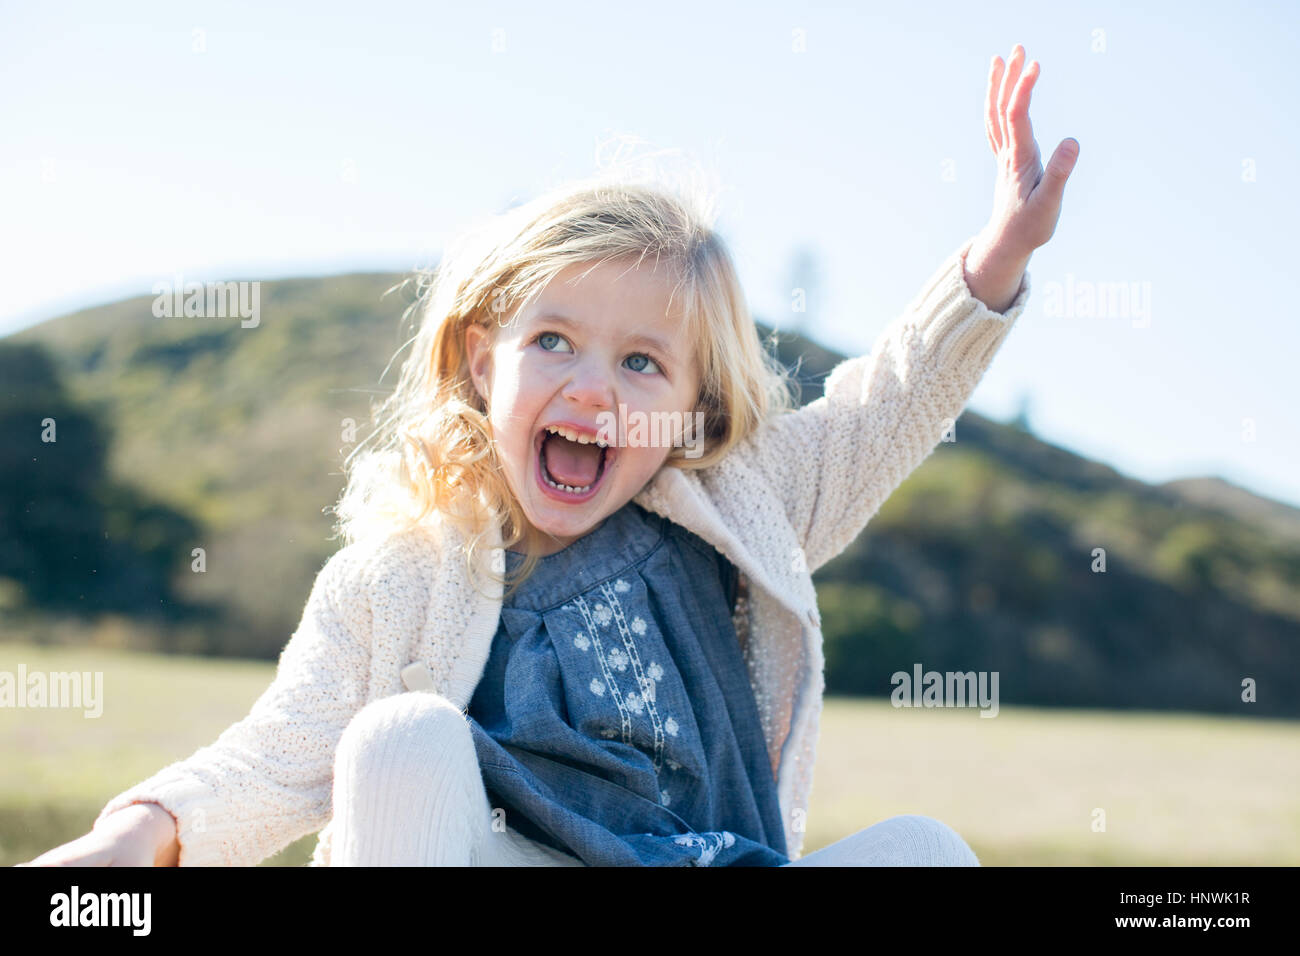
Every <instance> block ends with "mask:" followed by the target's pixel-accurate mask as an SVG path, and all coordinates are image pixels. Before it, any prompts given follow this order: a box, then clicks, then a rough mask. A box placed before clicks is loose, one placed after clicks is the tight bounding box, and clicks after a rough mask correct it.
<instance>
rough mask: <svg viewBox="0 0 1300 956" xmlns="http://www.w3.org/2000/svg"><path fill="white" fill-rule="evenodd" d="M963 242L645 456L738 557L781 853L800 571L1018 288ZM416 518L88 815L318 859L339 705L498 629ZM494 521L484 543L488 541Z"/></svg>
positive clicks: (812, 725) (310, 607) (803, 594)
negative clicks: (795, 376)
mask: <svg viewBox="0 0 1300 956" xmlns="http://www.w3.org/2000/svg"><path fill="white" fill-rule="evenodd" d="M973 241H974V240H973V238H972V239H968V240H967V241H966V242H965V243H963V244H962V246H961V247H960V248H959V249H958V250H957V251H955V252H954V253H952V254H951V255H950V256H949V257H948V258H947V259H946V260H945V261H944V263H943V264H942V266H940V268H939V269H938V270H937V271H936V272H935V273H934V274H933V275H932V276H931V277H930V279H929V280H928V281H927V282H926V283H925V285H924V286H923V287H922V289H921V291H920V293H919V294H918V295H917V297H916V298H915V299H913V301H912V302H911V303H909V305H908V306H907V308H906V309H905V310H904V312H903V313H902V315H900V316H899V317H898V318H896V319H895V320H894V321H893V322H891V323H890V324H889V325H888V326H887V327H886V328H885V329H884V330H883V332H882V333H881V334H880V335H879V337H878V338H877V340H876V342H875V345H874V346H873V348H872V350H871V352H870V353H868V354H867V355H863V356H859V357H857V358H853V359H848V360H846V361H844V362H842V363H840V364H839V365H838V366H836V367H835V369H833V370H832V372H831V374H830V375H829V376H828V378H827V380H826V388H825V394H824V395H823V396H822V397H821V398H819V399H817V401H815V402H811V403H810V404H808V405H806V406H804V407H803V408H800V409H798V410H795V411H792V412H790V413H788V414H783V415H778V416H775V417H774V418H772V419H770V420H769V421H768V422H767V423H765V424H764V425H763V426H762V427H761V428H760V429H759V430H758V431H757V432H755V433H754V434H753V435H751V436H750V437H749V438H748V439H747V440H746V441H745V442H743V443H741V444H740V445H738V446H737V447H736V448H735V449H734V450H733V451H732V452H731V453H730V454H729V455H728V456H727V457H726V458H725V459H724V460H723V461H721V462H719V463H718V464H716V465H715V466H714V467H712V468H708V469H703V470H699V471H693V472H687V471H682V470H681V469H678V468H673V467H665V468H662V469H660V471H659V472H658V473H657V474H656V475H655V477H654V478H653V479H652V480H651V481H650V482H649V483H648V484H647V485H646V486H645V488H644V489H642V491H641V492H640V493H639V494H637V495H636V497H635V498H634V499H633V500H634V501H636V502H637V503H638V504H640V505H642V506H643V507H645V508H647V509H649V510H650V511H653V512H655V513H657V514H660V515H662V516H664V517H666V518H668V519H669V520H671V521H673V522H676V523H677V524H680V525H682V526H684V527H686V528H687V529H689V530H691V531H693V532H695V533H696V534H698V535H700V536H701V537H702V538H704V539H705V540H706V541H708V542H709V543H710V544H712V545H713V546H714V547H716V548H718V549H719V550H720V551H721V552H722V553H723V554H724V555H726V557H727V558H728V559H730V560H731V561H732V562H733V563H734V564H735V565H736V566H737V567H738V568H739V570H740V573H741V582H742V586H743V587H744V588H745V593H746V594H747V595H748V600H747V601H745V602H742V604H741V606H740V607H739V608H738V610H737V622H736V623H737V631H738V635H739V637H740V640H741V641H742V643H743V649H744V654H743V656H744V660H745V664H746V667H747V669H748V676H749V679H750V683H751V685H752V686H753V689H754V696H755V698H756V701H757V703H758V710H759V714H760V717H761V719H762V726H763V732H764V735H765V737H766V741H767V746H768V756H769V758H770V760H771V765H772V769H773V773H774V775H775V777H776V781H777V792H778V795H779V800H780V806H781V811H782V817H783V820H784V823H785V831H786V833H785V838H786V846H787V850H788V852H789V854H790V856H791V858H792V859H797V858H798V857H799V856H800V855H801V854H802V851H803V841H804V832H805V829H806V822H807V811H808V799H809V795H810V792H811V789H812V771H813V761H814V759H815V754H816V743H817V737H818V722H819V719H820V716H821V709H822V694H823V690H824V686H825V684H824V680H823V663H824V658H823V655H822V635H821V630H820V623H821V621H820V616H819V614H818V611H817V600H816V592H815V590H814V587H813V581H812V572H813V571H815V570H816V569H817V568H819V567H821V566H822V565H823V564H825V563H826V562H827V561H829V560H830V559H831V558H833V557H835V556H836V555H837V554H839V553H840V552H841V551H843V550H844V549H845V548H846V547H847V546H848V545H849V543H850V542H851V541H852V540H853V539H854V538H855V537H856V536H857V535H858V533H859V532H860V531H862V529H863V528H864V527H865V525H866V524H867V522H868V520H869V519H870V518H871V517H872V516H873V515H874V514H875V513H876V511H877V509H878V508H879V507H880V505H881V504H882V503H883V502H884V500H885V499H886V497H888V495H889V494H890V493H891V492H892V491H893V490H894V489H895V488H896V487H898V485H899V484H900V483H902V481H903V479H904V478H906V477H907V475H908V474H909V473H910V472H912V471H913V470H914V469H915V468H916V467H917V466H918V465H919V464H920V463H921V462H922V461H923V460H924V459H925V458H926V457H927V456H928V455H929V454H930V453H931V452H932V451H933V450H934V448H935V447H936V446H937V445H938V443H939V442H940V440H941V439H942V437H943V436H944V433H945V432H946V431H947V430H949V429H950V428H951V427H952V425H953V423H954V421H955V419H956V418H957V416H958V415H959V414H960V413H961V411H962V409H963V408H964V406H965V404H966V401H967V400H968V399H969V397H970V395H971V393H972V392H973V391H974V390H975V386H976V385H977V384H978V382H979V380H980V378H981V377H982V376H983V374H984V371H985V369H986V368H987V367H988V365H989V363H990V362H991V361H992V359H993V356H994V354H995V353H996V352H997V350H998V348H999V346H1000V345H1001V343H1002V341H1003V339H1004V338H1005V337H1006V335H1007V333H1008V331H1009V330H1010V328H1011V326H1012V325H1013V324H1014V322H1015V320H1016V319H1017V318H1018V317H1019V316H1020V314H1021V312H1023V310H1024V307H1025V304H1026V300H1027V299H1028V296H1029V276H1028V274H1027V273H1026V275H1025V278H1024V280H1023V282H1022V284H1021V288H1020V291H1019V292H1018V294H1017V296H1016V299H1015V301H1014V302H1013V303H1012V305H1011V306H1010V307H1009V308H1008V310H1007V311H1006V312H1005V313H1001V314H1000V313H995V312H992V311H990V310H989V309H988V308H987V307H986V306H985V305H984V303H982V302H980V301H979V300H978V299H976V298H974V296H973V295H972V294H971V292H970V289H969V287H968V286H967V285H966V281H965V277H964V274H963V266H964V262H965V256H966V253H967V252H968V251H969V249H970V246H971V244H972V242H973ZM433 527H434V526H430V527H429V528H420V529H416V530H413V531H409V532H406V533H404V534H400V535H391V536H388V537H377V538H375V539H373V540H370V541H357V542H354V543H353V544H350V545H347V546H345V547H343V548H341V549H340V550H339V551H338V552H336V553H335V554H334V555H333V556H332V557H331V558H330V559H329V560H328V561H327V562H326V563H325V565H324V567H323V568H322V569H321V571H320V573H319V574H318V575H317V578H316V581H315V583H314V585H313V587H312V590H311V594H310V596H309V597H308V599H307V604H306V608H305V609H304V611H303V616H302V620H301V623H300V624H299V625H298V627H297V629H296V630H295V632H294V634H293V635H292V637H291V638H290V640H289V642H288V644H287V645H286V646H285V648H284V650H283V651H282V652H281V655H280V659H279V664H278V666H277V669H276V674H275V678H274V680H273V681H272V683H271V684H270V686H269V687H268V688H267V689H266V691H265V692H264V693H263V694H262V695H261V697H259V698H258V700H257V701H256V703H255V704H254V705H253V707H252V710H251V711H250V712H249V714H248V715H247V716H246V717H244V718H243V719H242V720H240V721H239V722H238V723H235V724H234V725H232V726H231V727H229V728H227V729H226V730H225V731H224V732H223V733H222V734H221V735H220V736H219V737H218V738H217V739H216V740H215V741H214V742H213V743H212V744H210V745H208V746H205V747H202V748H200V749H198V750H197V751H195V752H194V753H193V754H192V755H191V756H189V757H188V758H186V759H184V760H181V761H178V762H176V763H173V764H170V765H168V766H166V767H164V768H163V769H162V770H160V771H158V773H156V774H154V775H153V776H152V777H150V778H148V779H147V780H144V781H143V782H141V783H139V784H137V785H136V786H133V787H131V788H129V789H128V790H126V791H124V792H122V793H120V794H118V795H117V796H115V797H113V798H112V799H111V800H110V801H109V802H108V804H107V805H106V806H105V807H104V808H103V810H102V811H101V812H100V815H99V817H98V818H97V820H96V823H98V821H99V820H100V819H103V817H104V816H105V815H106V814H108V813H111V812H113V811H115V810H117V809H119V808H121V807H124V806H127V805H129V804H131V803H136V802H142V801H152V802H156V803H158V804H160V805H162V806H163V807H165V808H166V809H167V810H169V811H170V812H171V813H172V814H173V815H174V816H175V817H176V820H177V821H178V836H179V841H180V859H179V864H180V865H181V866H199V865H233V866H242V865H252V864H256V863H258V862H259V861H261V860H263V859H265V858H266V857H268V856H271V855H272V854H274V853H276V852H278V851H279V850H281V849H282V848H284V847H285V846H287V845H288V844H289V843H291V842H293V841H294V840H296V839H298V838H300V837H302V836H305V835H307V834H310V833H314V832H316V831H318V830H320V831H321V832H320V835H319V838H318V840H317V843H316V850H315V853H314V854H313V857H312V865H314V866H319V865H329V848H330V833H331V826H332V824H331V812H332V809H331V802H332V792H333V768H334V753H335V749H336V747H337V745H338V742H339V739H340V737H341V736H342V734H343V730H344V728H345V727H346V726H347V724H348V721H349V720H351V718H352V717H353V715H355V714H356V713H357V712H358V711H359V710H360V709H361V708H362V707H363V706H364V705H365V704H367V703H369V702H371V701H374V700H378V699H380V698H384V697H387V696H389V695H392V694H399V693H403V692H404V691H406V690H408V689H414V688H420V687H424V688H429V687H431V688H432V689H434V690H436V691H438V692H439V693H441V694H443V695H444V696H446V697H447V698H449V699H450V700H451V701H452V702H453V703H455V704H456V705H457V706H459V707H460V708H461V709H462V710H465V709H466V708H467V707H468V705H469V701H470V698H471V697H472V696H473V693H474V688H475V686H476V685H477V684H478V681H479V677H480V676H481V674H482V672H483V668H484V665H485V663H486V661H487V657H488V652H489V650H490V648H491V643H492V638H493V636H494V634H495V633H496V630H497V624H498V620H499V616H500V610H501V586H500V584H496V585H493V584H492V582H491V580H490V579H486V578H484V579H480V586H481V587H482V588H483V589H484V590H485V591H486V592H487V595H486V596H484V595H483V594H480V593H479V592H478V591H477V590H476V589H475V588H474V587H473V586H472V584H471V581H470V579H469V577H468V574H467V571H466V569H465V560H464V554H463V551H461V550H460V546H461V544H462V542H461V541H459V540H453V541H452V545H453V546H452V547H449V548H448V547H441V546H440V544H439V542H440V541H445V538H440V537H439V533H435V531H434V530H432V529H433ZM437 527H441V526H440V525H439V526H437ZM494 530H495V534H494V535H493V536H492V537H491V538H490V540H489V541H488V548H486V549H484V551H483V554H484V557H483V558H482V559H481V560H482V561H484V562H487V561H488V560H490V559H489V558H488V557H487V556H488V555H490V554H492V549H493V548H497V549H499V548H500V545H501V536H500V529H499V527H498V528H496V529H494ZM447 534H453V535H454V532H451V531H450V530H449V531H448V532H447ZM497 557H498V559H499V558H500V552H499V551H498V552H497ZM481 567H483V568H484V569H486V564H484V565H481ZM498 567H499V560H498ZM413 663H414V664H417V665H420V664H423V665H424V666H425V667H427V671H425V670H424V669H423V668H420V667H418V666H417V668H416V670H417V671H420V672H421V673H422V674H423V675H424V680H423V681H412V680H411V677H412V675H411V671H410V670H409V669H408V668H409V665H411V664H413ZM404 669H406V670H407V673H406V676H405V678H404V677H403V670H404ZM429 677H431V678H432V684H431V685H430V684H429V682H428V678H429ZM322 828H323V829H322Z"/></svg>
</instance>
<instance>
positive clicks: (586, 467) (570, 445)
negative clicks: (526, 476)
mask: <svg viewBox="0 0 1300 956" xmlns="http://www.w3.org/2000/svg"><path fill="white" fill-rule="evenodd" d="M542 453H543V454H544V455H545V456H546V470H547V471H548V472H550V473H551V477H552V478H554V479H555V480H556V481H558V482H560V483H561V484H565V485H571V486H573V487H574V488H582V487H585V486H586V485H589V484H591V483H592V482H593V481H595V480H596V472H597V471H598V470H599V469H600V456H601V450H600V446H599V445H595V444H587V445H584V444H581V443H580V442H576V441H569V439H567V438H565V437H563V436H562V435H551V436H549V437H548V438H547V439H546V441H545V442H543V443H542Z"/></svg>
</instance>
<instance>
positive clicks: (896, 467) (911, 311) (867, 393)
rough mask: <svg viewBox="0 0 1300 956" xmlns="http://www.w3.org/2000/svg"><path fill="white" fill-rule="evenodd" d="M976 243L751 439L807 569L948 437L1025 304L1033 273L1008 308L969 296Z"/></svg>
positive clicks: (843, 541) (753, 456)
mask: <svg viewBox="0 0 1300 956" xmlns="http://www.w3.org/2000/svg"><path fill="white" fill-rule="evenodd" d="M974 241H975V240H974V237H972V238H970V239H968V240H967V241H966V242H965V243H963V244H962V246H961V247H960V248H959V249H957V251H955V252H953V253H952V254H951V255H949V256H948V258H947V259H946V260H945V261H944V262H943V264H942V265H941V266H940V267H939V268H938V269H937V270H936V271H935V272H934V274H933V275H932V276H931V277H930V278H929V279H928V280H927V281H926V282H925V284H924V285H923V286H922V288H921V291H920V293H919V294H918V295H917V296H916V297H915V298H914V299H913V300H912V301H911V302H910V303H909V304H908V306H907V307H906V309H905V310H904V311H903V313H902V315H900V316H898V317H897V318H896V319H894V320H893V321H892V322H891V323H890V324H889V325H888V326H886V328H885V329H884V330H883V331H882V332H881V333H880V335H879V336H878V337H877V339H876V342H875V344H874V345H873V346H872V349H871V351H870V352H869V353H868V354H866V355H862V356H858V357H857V358H852V359H847V360H845V361H843V362H841V363H840V364H839V365H837V366H836V367H835V368H834V369H833V370H832V371H831V373H830V375H829V376H828V377H827V379H826V387H825V392H824V394H823V395H822V397H821V398H819V399H817V400H816V401H815V402H811V403H809V404H808V405H805V406H804V407H803V408H800V409H798V410H796V411H792V412H788V413H785V414H782V415H778V416H776V417H774V418H772V419H770V420H769V421H767V422H765V423H764V424H763V425H762V426H761V427H760V428H759V429H758V430H757V431H756V432H755V433H754V434H753V435H752V436H750V438H749V439H747V440H746V442H747V447H748V449H749V450H748V454H749V455H750V460H751V462H752V463H753V464H754V465H755V466H756V467H757V468H758V469H759V471H760V472H762V473H763V474H764V476H765V477H766V479H767V481H768V482H769V483H770V484H771V486H772V488H773V489H774V491H775V492H776V494H777V495H778V496H779V497H780V498H781V499H782V501H783V503H784V506H785V511H786V514H787V515H788V516H789V518H790V522H791V524H792V525H793V526H794V528H795V530H796V531H797V532H798V534H799V537H800V541H801V547H802V548H803V550H804V558H805V561H806V563H807V566H808V569H809V571H815V570H816V569H817V568H819V567H820V566H822V565H823V564H825V563H826V562H828V561H830V560H831V559H832V558H834V557H835V556H836V555H838V554H839V553H840V552H842V551H843V550H844V549H845V548H847V547H848V546H849V544H850V543H851V542H852V541H853V539H854V538H855V537H857V535H858V534H859V533H860V532H861V531H862V529H863V528H864V527H865V526H866V524H867V522H868V521H869V520H870V519H871V517H872V516H873V515H874V514H875V513H876V511H877V510H878V509H879V508H880V506H881V504H883V503H884V501H885V499H886V498H888V497H889V495H890V493H892V492H893V490H894V489H895V488H897V487H898V486H899V485H900V484H901V483H902V482H903V479H904V478H906V477H907V476H908V475H909V474H910V473H911V472H912V471H913V470H915V469H916V467H917V466H918V465H920V464H921V462H922V461H924V459H925V458H926V457H927V456H928V455H929V454H930V453H931V452H932V451H933V450H934V448H935V447H936V446H937V445H938V444H939V442H940V441H941V440H942V438H943V435H944V433H945V431H947V430H948V429H949V428H950V427H951V426H952V425H953V423H954V422H955V420H956V418H957V416H958V415H960V414H961V411H962V409H963V408H964V407H965V405H966V402H967V400H968V399H969V398H970V396H971V393H972V392H974V390H975V386H976V385H978V384H979V381H980V379H981V378H982V377H983V375H984V372H985V370H986V369H987V368H988V365H989V363H990V362H991V361H992V360H993V356H994V354H995V353H996V352H997V350H998V348H999V346H1000V345H1001V344H1002V341H1003V339H1004V338H1005V337H1006V335H1007V333H1008V332H1009V330H1010V329H1011V327H1012V325H1013V324H1014V323H1015V321H1016V319H1017V318H1019V316H1020V314H1021V313H1022V312H1023V311H1024V308H1025V305H1026V302H1027V301H1028V298H1029V274H1028V273H1027V272H1026V274H1025V277H1024V279H1023V281H1022V283H1021V288H1020V291H1019V293H1018V294H1017V296H1016V298H1015V301H1014V302H1012V304H1011V306H1010V307H1009V308H1008V309H1007V311H1006V312H1005V313H997V312H993V311H991V310H990V309H989V308H988V307H987V306H986V305H984V303H983V302H981V301H980V300H979V299H976V298H975V297H974V296H973V295H972V294H971V291H970V288H969V286H967V284H966V279H965V275H964V265H965V259H966V254H967V252H969V250H970V247H971V245H972V244H973V243H974ZM742 447H746V446H742Z"/></svg>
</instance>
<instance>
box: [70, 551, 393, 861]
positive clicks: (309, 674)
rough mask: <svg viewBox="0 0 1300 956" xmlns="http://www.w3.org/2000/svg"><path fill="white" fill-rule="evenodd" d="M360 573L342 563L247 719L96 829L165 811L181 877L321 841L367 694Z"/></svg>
mask: <svg viewBox="0 0 1300 956" xmlns="http://www.w3.org/2000/svg"><path fill="white" fill-rule="evenodd" d="M360 572H361V568H360V558H359V552H358V546H357V545H355V544H354V545H350V546H347V547H344V548H342V549H341V550H339V551H338V552H336V553H335V554H334V555H333V556H332V557H331V558H330V559H329V561H327V562H326V564H325V566H324V567H323V568H322V569H321V571H320V573H319V574H318V575H317V576H316V581H315V583H314V584H313V586H312V590H311V594H310V596H309V597H308V599H307V604H306V607H305V609H304V611H303V616H302V620H301V622H300V623H299V625H298V627H297V629H296V630H295V631H294V633H293V635H292V637H291V638H290V639H289V642H288V644H287V645H286V646H285V648H284V650H283V651H282V652H281V654H280V659H279V663H278V665H277V667H276V673H275V677H274V679H273V681H272V682H271V684H270V686H269V687H267V689H266V690H265V691H264V692H263V693H262V695H261V696H260V697H259V698H258V699H257V701H256V702H255V703H254V704H253V707H252V709H251V710H250V712H249V713H248V715H247V716H246V717H244V718H243V719H242V720H240V721H239V722H237V723H235V724H233V725H232V726H230V727H228V728H227V729H226V730H225V731H224V732H222V734H221V735H220V736H219V737H218V738H217V739H216V741H215V742H213V743H212V744H210V745H208V746H205V747H201V748H200V749H198V750H197V751H195V752H194V753H193V754H192V755H190V756H189V757H187V758H186V759H184V760H181V761H178V762H176V763H173V764H170V765H168V766H166V767H164V768H163V769H162V770H160V771H158V772H157V773H156V774H154V775H153V776H152V777H150V778H148V779H147V780H144V781H142V782H141V783H139V784H136V785H135V786H133V787H131V788H130V789H128V790H126V791H123V792H122V793H120V794H118V795H117V796H115V797H113V798H112V799H111V800H110V801H109V802H108V804H107V805H106V806H105V807H104V809H103V810H101V811H100V814H99V817H98V818H97V819H96V821H95V822H96V824H98V823H99V821H100V820H102V819H103V818H104V817H105V816H106V815H107V814H109V813H112V812H114V811H116V810H118V809H120V808H122V807H125V806H128V805H130V804H133V803H142V802H153V803H158V804H160V805H162V806H163V807H164V808H166V809H167V810H168V811H170V812H171V814H172V815H173V816H174V817H175V818H176V820H177V823H178V839H179V842H180V859H179V865H180V866H223V865H224V866H252V865H254V864H256V863H258V862H260V861H262V860H264V859H266V858H267V857H268V856H271V855H273V854H274V853H277V852H278V851H280V850H281V849H283V848H284V847H286V846H288V845H289V844H290V843H292V842H293V841H294V840H296V839H298V838H300V837H303V836H306V835H307V834H310V833H313V832H316V831H317V830H320V829H321V828H322V827H323V826H324V825H325V823H326V822H327V821H328V820H329V817H330V812H331V802H332V796H333V767H334V751H335V748H336V746H337V744H338V741H339V738H340V737H341V736H342V734H343V730H344V728H345V727H346V726H347V723H348V721H349V720H350V719H351V718H352V716H353V715H354V714H355V713H356V712H357V711H358V710H360V708H361V707H362V705H363V704H364V702H365V700H366V694H367V684H368V680H369V671H370V666H369V662H370V604H369V598H368V596H367V589H366V588H365V587H364V585H363V582H362V581H361V580H360V577H361V574H360ZM169 719H184V715H177V716H176V718H169Z"/></svg>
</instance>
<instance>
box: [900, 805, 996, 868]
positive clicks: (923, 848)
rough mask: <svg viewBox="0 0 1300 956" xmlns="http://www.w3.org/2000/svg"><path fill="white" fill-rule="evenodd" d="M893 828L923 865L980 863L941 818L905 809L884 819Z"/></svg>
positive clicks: (975, 864)
mask: <svg viewBox="0 0 1300 956" xmlns="http://www.w3.org/2000/svg"><path fill="white" fill-rule="evenodd" d="M884 822H885V823H886V824H887V825H889V826H890V827H891V829H896V830H898V831H899V832H900V833H902V834H903V835H904V838H905V839H906V840H907V842H908V843H909V844H911V846H912V848H913V849H914V851H915V855H916V859H917V862H918V863H919V864H920V865H923V866H979V865H980V861H979V858H978V857H977V856H976V855H975V851H974V850H972V849H971V848H970V845H969V844H968V843H967V842H966V841H965V840H963V839H962V837H961V834H959V833H958V832H957V831H956V830H954V829H953V828H952V827H950V826H948V824H946V823H944V822H943V821H942V820H936V819H935V818H934V817H927V816H924V815H922V814H917V813H904V814H900V815H898V816H895V817H890V818H889V819H888V820H886V821H884Z"/></svg>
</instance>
